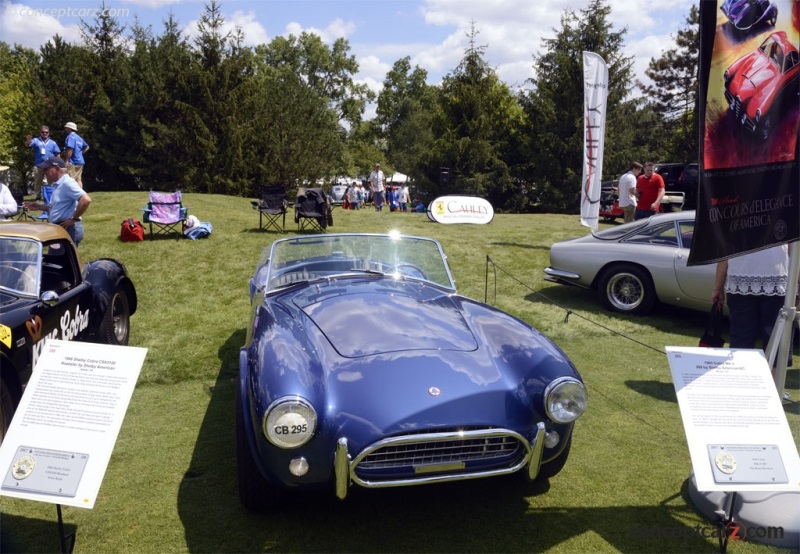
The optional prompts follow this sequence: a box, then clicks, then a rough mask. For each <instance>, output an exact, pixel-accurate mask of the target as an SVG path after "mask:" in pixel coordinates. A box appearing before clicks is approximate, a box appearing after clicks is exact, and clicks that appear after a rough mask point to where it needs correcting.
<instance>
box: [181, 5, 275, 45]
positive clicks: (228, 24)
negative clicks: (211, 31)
mask: <svg viewBox="0 0 800 554" xmlns="http://www.w3.org/2000/svg"><path fill="white" fill-rule="evenodd" d="M198 23H199V20H198V19H195V20H193V21H190V22H189V23H187V24H186V26H185V27H184V29H183V33H184V34H185V35H186V36H187V37H188V38H189V39H190V40H193V39H195V38H197V37H198V36H200V31H199V29H198V27H197V25H198ZM237 27H239V28H241V30H242V32H243V33H244V45H245V46H256V45H258V44H265V43H267V42H269V36H268V35H267V30H266V29H265V28H264V26H263V25H261V23H259V22H258V21H257V20H256V15H255V13H253V12H252V11H248V12H246V13H245V12H243V11H241V10H237V11H235V12H233V15H231V16H227V17H225V23H224V24H223V25H222V34H223V35H225V34H230V35H231V36H233V34H234V32H235V30H236V28H237Z"/></svg>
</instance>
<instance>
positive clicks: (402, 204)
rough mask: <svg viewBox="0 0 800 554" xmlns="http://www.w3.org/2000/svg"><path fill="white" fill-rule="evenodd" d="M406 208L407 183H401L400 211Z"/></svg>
mask: <svg viewBox="0 0 800 554" xmlns="http://www.w3.org/2000/svg"><path fill="white" fill-rule="evenodd" d="M407 209H408V185H403V187H402V188H401V189H400V211H401V212H404V211H406V210H407Z"/></svg>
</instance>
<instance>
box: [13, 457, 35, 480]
mask: <svg viewBox="0 0 800 554" xmlns="http://www.w3.org/2000/svg"><path fill="white" fill-rule="evenodd" d="M35 465H36V460H34V459H33V456H22V457H21V458H20V459H19V460H17V461H16V462H14V468H13V469H12V471H11V474H12V475H13V476H14V479H16V480H17V481H21V480H22V479H25V478H26V477H27V476H28V475H30V474H31V473H33V468H34V466H35Z"/></svg>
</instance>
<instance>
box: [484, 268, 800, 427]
mask: <svg viewBox="0 0 800 554" xmlns="http://www.w3.org/2000/svg"><path fill="white" fill-rule="evenodd" d="M489 264H491V265H492V267H493V268H494V300H495V302H496V301H497V270H498V269H499V270H500V271H501V272H502V273H503V274H504V275H506V276H507V277H509V278H511V279H512V280H513V281H515V282H516V283H518V284H520V285H522V286H523V287H525V288H526V289H528V290H529V291H530V292H532V293H533V294H535V295H537V296H539V297H541V298H543V299H544V300H546V301H547V302H549V303H550V304H552V305H553V306H557V307H558V308H561V309H562V310H564V311H565V312H566V314H565V316H564V323H569V316H570V315H572V314H575V317H579V318H580V319H582V320H584V321H586V322H587V323H591V324H592V325H596V326H598V327H600V328H601V329H604V330H606V331H608V332H609V333H612V334H614V335H617V336H618V337H622V338H624V339H626V340H629V341H631V342H634V343H636V344H638V345H640V346H644V347H645V348H649V349H650V350H652V351H654V352H658V353H659V354H664V355H665V356H666V355H667V352H666V351H665V350H660V349H658V348H654V347H652V346H650V345H649V344H646V343H644V342H641V341H638V340H636V339H634V338H631V337H629V336H628V335H626V334H624V333H621V332H619V331H617V330H615V329H612V328H610V327H607V326H606V325H603V324H602V323H598V322H596V321H593V320H591V319H589V318H588V317H586V316H584V315H581V314H579V313H578V312H575V311H574V310H573V309H572V308H567V307H566V306H562V305H561V304H559V303H558V302H556V301H555V300H553V299H552V298H549V297H548V296H547V295H545V294H542V293H541V292H539V291H538V290H536V289H534V288H533V287H531V286H530V285H528V284H527V283H525V282H523V281H521V280H520V279H517V278H516V277H515V276H514V275H512V274H511V273H509V272H508V271H506V270H505V269H503V268H502V267H500V266H499V265H497V263H496V262H495V261H494V260H493V259H491V258H490V257H489V256H488V255H487V256H486V289H485V291H484V303H487V301H486V296H487V293H488V290H489ZM593 390H595V389H594V388H593ZM595 392H597V391H596V390H595ZM603 396H605V395H603ZM606 398H608V399H609V400H611V399H610V397H607V396H606ZM783 401H784V402H788V403H790V404H799V403H800V402H797V401H796V400H791V399H790V398H789V399H787V398H784V399H783ZM614 403H615V404H617V405H618V406H620V407H623V408H624V406H622V405H621V404H619V403H617V402H614ZM637 419H640V420H641V421H643V422H644V423H647V421H646V420H643V419H641V418H637ZM647 424H648V425H650V424H649V423H647ZM653 427H654V426H653Z"/></svg>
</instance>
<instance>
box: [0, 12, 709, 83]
mask: <svg viewBox="0 0 800 554" xmlns="http://www.w3.org/2000/svg"><path fill="white" fill-rule="evenodd" d="M100 1H101V0H95V1H82V0H20V1H11V0H0V40H3V41H5V42H7V43H19V44H22V45H24V46H28V47H32V48H38V47H39V46H41V45H42V44H44V43H45V42H47V41H48V40H49V39H50V38H51V37H52V36H53V35H55V34H59V35H61V36H62V37H64V38H65V39H67V40H69V41H79V40H80V31H79V28H80V21H81V18H83V19H85V20H87V21H91V19H92V15H91V13H92V10H96V9H98V8H99V7H100ZM706 1H708V0H706ZM693 3H695V2H693V1H692V0H612V2H611V6H612V13H611V21H612V22H613V24H614V27H615V29H621V28H622V27H625V26H627V27H628V34H627V35H626V54H628V55H630V56H634V57H635V73H636V74H637V76H638V77H640V78H643V79H646V77H645V76H644V69H645V68H646V67H647V64H648V62H649V61H650V59H651V58H653V57H659V56H660V55H661V52H662V51H663V50H665V49H669V48H672V47H673V46H674V42H673V37H674V35H675V33H676V32H677V31H678V30H679V29H681V28H682V27H683V26H684V25H685V19H686V17H687V15H688V13H689V7H690V6H691V4H693ZM588 4H589V0H262V1H255V0H223V1H221V2H220V6H221V9H222V13H223V15H224V17H225V20H226V23H227V24H228V25H230V27H231V28H233V26H234V25H238V26H240V27H241V28H242V29H243V31H244V32H245V38H246V42H247V43H248V44H251V45H254V44H261V43H266V42H269V41H270V40H271V39H273V38H274V37H276V36H279V35H284V36H285V35H289V34H295V35H297V34H299V33H300V32H302V31H309V32H315V33H317V34H319V35H320V36H321V37H322V39H323V40H324V41H326V42H328V43H330V42H332V41H333V40H335V39H336V38H338V37H344V38H346V39H347V40H348V41H349V43H350V48H351V53H352V54H353V55H355V56H356V58H357V60H358V62H359V66H360V70H359V73H358V74H357V75H356V78H357V80H358V81H360V82H364V83H367V84H368V85H369V86H370V87H371V88H373V89H374V90H376V91H378V90H379V89H380V86H381V83H382V82H383V79H384V77H385V75H386V72H387V71H388V70H389V69H390V68H391V67H392V64H393V63H394V62H395V61H396V60H398V59H400V58H402V57H404V56H411V61H412V66H413V65H419V66H420V67H421V68H423V69H425V70H427V71H428V80H429V82H430V83H432V84H436V83H439V82H440V81H441V79H442V77H443V76H444V75H446V74H447V73H448V72H449V71H452V70H453V69H454V68H455V67H456V65H457V64H458V62H459V60H460V59H461V58H462V57H463V54H464V50H465V48H466V46H467V43H468V41H467V38H466V32H467V31H468V30H469V27H470V22H472V21H474V22H475V25H476V27H477V29H478V30H479V31H480V34H479V35H478V44H479V45H485V46H486V50H485V59H486V60H487V61H488V62H489V64H491V65H492V66H493V67H494V68H495V69H496V71H497V72H498V74H499V75H500V78H501V79H502V80H503V81H505V82H506V83H507V84H509V85H510V86H512V87H514V86H518V85H522V84H524V82H525V80H526V79H528V78H530V77H532V76H533V67H532V55H533V53H535V52H538V51H539V50H540V48H541V45H542V38H546V37H553V36H555V31H554V29H557V28H559V27H560V17H561V14H562V13H563V11H564V10H565V9H567V8H569V9H572V10H574V11H576V12H577V11H579V10H580V9H582V8H584V7H585V6H586V5H588ZM105 6H106V8H108V9H110V10H113V11H112V12H111V13H114V14H115V15H116V17H117V19H118V20H119V22H120V23H121V24H122V25H126V26H129V25H131V24H132V23H133V22H134V20H135V19H134V18H138V20H139V22H140V23H142V24H144V25H150V26H152V28H153V31H154V33H155V34H156V35H158V34H159V33H160V32H161V30H162V29H163V24H162V22H163V20H164V19H165V18H166V17H167V14H168V13H169V12H170V10H171V11H172V12H173V13H174V15H175V17H176V18H177V19H178V21H179V23H180V25H181V27H182V28H183V29H184V32H185V33H186V34H187V35H189V36H191V35H193V34H195V33H196V30H195V24H196V22H197V20H198V18H199V17H200V15H201V14H202V12H203V6H204V3H203V0H106V3H105ZM612 78H613V76H612Z"/></svg>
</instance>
